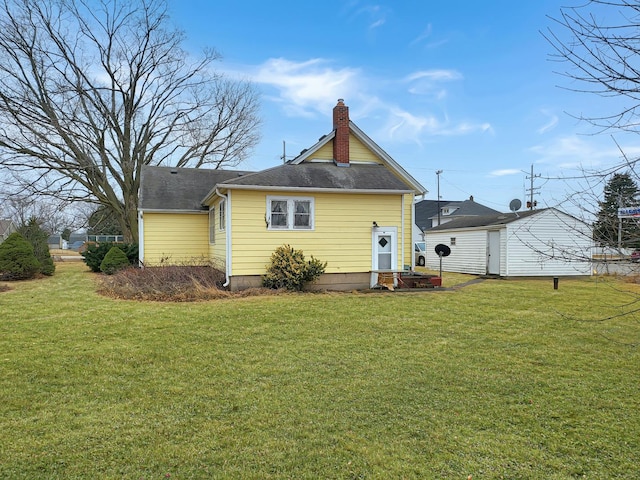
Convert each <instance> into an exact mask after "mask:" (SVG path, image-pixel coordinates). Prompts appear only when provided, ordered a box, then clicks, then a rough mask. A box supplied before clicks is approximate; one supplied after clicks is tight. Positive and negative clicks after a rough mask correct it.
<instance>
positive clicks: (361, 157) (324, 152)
mask: <svg viewBox="0 0 640 480" xmlns="http://www.w3.org/2000/svg"><path fill="white" fill-rule="evenodd" d="M311 157H312V158H311V159H310V160H313V159H321V160H333V142H329V143H327V144H326V145H324V146H323V147H322V148H320V149H319V150H318V151H317V152H316V153H314V154H313V155H312V156H311ZM349 161H354V162H357V161H360V162H375V163H382V160H380V159H379V158H378V157H377V156H375V155H374V154H373V153H372V152H371V150H369V149H368V148H367V147H366V146H365V145H364V143H362V142H361V141H360V140H358V139H357V138H356V137H354V136H353V135H349Z"/></svg>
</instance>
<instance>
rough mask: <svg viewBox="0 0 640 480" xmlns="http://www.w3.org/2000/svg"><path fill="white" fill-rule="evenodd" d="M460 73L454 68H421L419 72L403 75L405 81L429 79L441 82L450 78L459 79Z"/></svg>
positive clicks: (460, 77)
mask: <svg viewBox="0 0 640 480" xmlns="http://www.w3.org/2000/svg"><path fill="white" fill-rule="evenodd" d="M462 78H463V77H462V74H461V73H460V72H458V71H456V70H422V71H419V72H415V73H412V74H410V75H407V76H406V77H405V80H406V81H407V82H413V81H415V80H421V79H426V80H431V81H434V82H443V81H451V80H460V79H462Z"/></svg>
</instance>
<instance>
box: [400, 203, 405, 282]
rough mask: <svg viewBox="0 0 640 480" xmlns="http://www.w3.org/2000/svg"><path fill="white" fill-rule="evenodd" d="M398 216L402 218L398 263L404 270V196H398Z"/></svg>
mask: <svg viewBox="0 0 640 480" xmlns="http://www.w3.org/2000/svg"><path fill="white" fill-rule="evenodd" d="M400 216H401V218H402V224H401V226H400V238H402V240H401V241H400V245H401V246H402V247H401V249H400V262H401V264H402V269H403V270H404V195H400Z"/></svg>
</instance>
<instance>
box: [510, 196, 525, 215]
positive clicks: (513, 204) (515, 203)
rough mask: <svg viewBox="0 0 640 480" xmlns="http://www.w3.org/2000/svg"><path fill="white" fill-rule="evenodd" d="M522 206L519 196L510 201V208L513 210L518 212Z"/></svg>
mask: <svg viewBox="0 0 640 480" xmlns="http://www.w3.org/2000/svg"><path fill="white" fill-rule="evenodd" d="M520 207H522V202H521V201H520V200H519V199H517V198H514V199H513V200H511V202H510V203H509V210H511V211H512V212H517V211H518V210H520Z"/></svg>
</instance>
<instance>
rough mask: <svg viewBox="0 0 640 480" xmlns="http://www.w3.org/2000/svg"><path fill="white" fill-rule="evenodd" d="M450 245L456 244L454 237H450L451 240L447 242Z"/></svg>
mask: <svg viewBox="0 0 640 480" xmlns="http://www.w3.org/2000/svg"><path fill="white" fill-rule="evenodd" d="M449 244H450V245H455V244H456V237H451V241H450V242H449Z"/></svg>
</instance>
